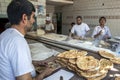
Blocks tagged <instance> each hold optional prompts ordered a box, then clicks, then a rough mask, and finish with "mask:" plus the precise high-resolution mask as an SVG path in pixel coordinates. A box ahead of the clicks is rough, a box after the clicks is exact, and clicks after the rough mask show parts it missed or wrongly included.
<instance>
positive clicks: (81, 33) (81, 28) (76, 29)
mask: <svg viewBox="0 0 120 80" xmlns="http://www.w3.org/2000/svg"><path fill="white" fill-rule="evenodd" d="M76 22H77V24H75V25H74V26H73V27H72V29H71V33H70V34H69V36H70V37H73V38H75V39H84V38H85V35H86V33H87V32H88V31H89V30H90V28H89V26H88V25H87V24H86V23H83V22H82V17H81V16H77V18H76Z"/></svg>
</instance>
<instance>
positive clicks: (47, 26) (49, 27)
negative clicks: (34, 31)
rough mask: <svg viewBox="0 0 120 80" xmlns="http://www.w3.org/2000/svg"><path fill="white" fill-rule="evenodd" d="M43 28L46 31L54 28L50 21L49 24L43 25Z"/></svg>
mask: <svg viewBox="0 0 120 80" xmlns="http://www.w3.org/2000/svg"><path fill="white" fill-rule="evenodd" d="M45 30H47V31H51V30H54V26H53V24H52V23H50V24H46V25H45Z"/></svg>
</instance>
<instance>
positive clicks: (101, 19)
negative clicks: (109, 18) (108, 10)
mask: <svg viewBox="0 0 120 80" xmlns="http://www.w3.org/2000/svg"><path fill="white" fill-rule="evenodd" d="M99 23H100V25H105V23H106V18H105V17H104V16H102V17H100V18H99Z"/></svg>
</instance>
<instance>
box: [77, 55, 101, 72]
mask: <svg viewBox="0 0 120 80" xmlns="http://www.w3.org/2000/svg"><path fill="white" fill-rule="evenodd" d="M76 64H77V66H78V68H80V69H82V70H93V69H94V70H95V69H96V68H98V67H99V61H98V60H97V59H95V58H94V57H92V56H84V57H81V58H78V59H77V61H76Z"/></svg>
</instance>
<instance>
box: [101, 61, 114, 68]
mask: <svg viewBox="0 0 120 80" xmlns="http://www.w3.org/2000/svg"><path fill="white" fill-rule="evenodd" d="M112 67H113V63H112V62H111V61H110V60H107V59H101V60H100V69H102V70H103V69H111V68H112Z"/></svg>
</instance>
